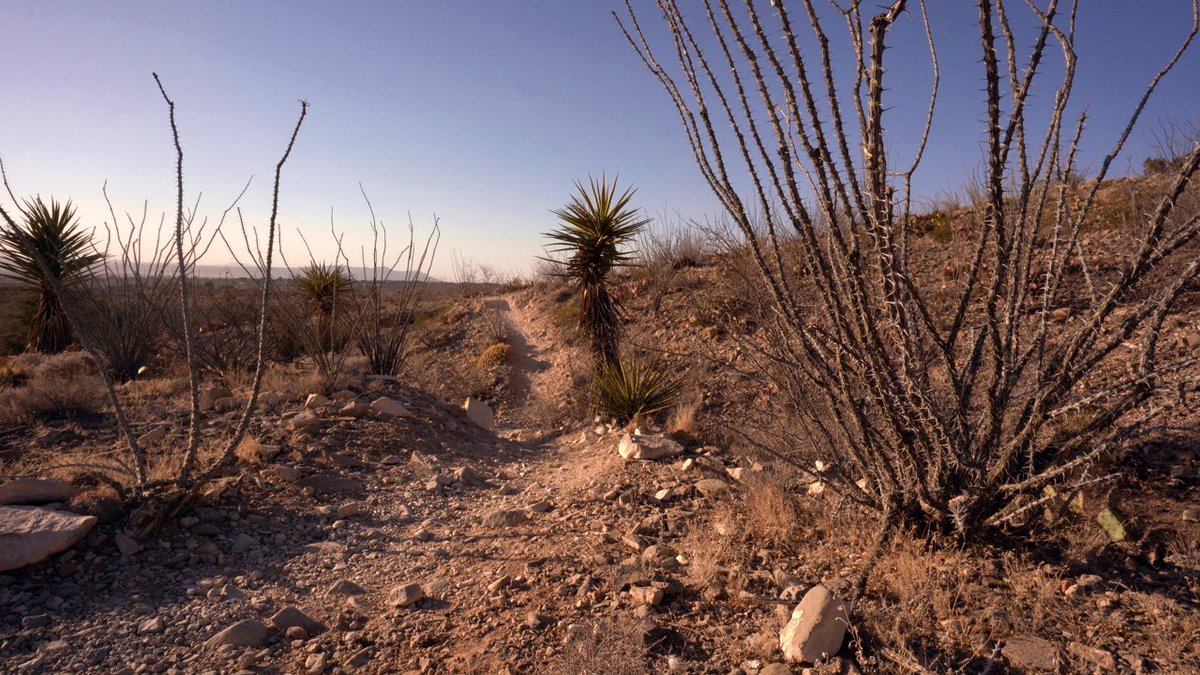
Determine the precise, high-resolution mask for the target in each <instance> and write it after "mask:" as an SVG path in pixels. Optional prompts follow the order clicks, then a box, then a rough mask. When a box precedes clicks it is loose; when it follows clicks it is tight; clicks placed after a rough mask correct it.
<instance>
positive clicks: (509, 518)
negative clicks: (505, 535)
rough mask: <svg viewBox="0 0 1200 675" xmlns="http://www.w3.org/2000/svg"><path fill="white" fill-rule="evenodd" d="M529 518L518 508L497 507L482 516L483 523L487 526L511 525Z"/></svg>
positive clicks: (518, 523)
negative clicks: (495, 509) (497, 508)
mask: <svg viewBox="0 0 1200 675" xmlns="http://www.w3.org/2000/svg"><path fill="white" fill-rule="evenodd" d="M527 520H529V516H527V515H525V512H524V511H521V510H519V509H499V510H497V511H492V512H491V513H489V514H487V515H486V516H484V517H483V524H484V525H487V526H488V527H513V526H514V525H520V524H521V523H524V522H525V521H527Z"/></svg>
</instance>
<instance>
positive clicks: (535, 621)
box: [525, 612, 554, 629]
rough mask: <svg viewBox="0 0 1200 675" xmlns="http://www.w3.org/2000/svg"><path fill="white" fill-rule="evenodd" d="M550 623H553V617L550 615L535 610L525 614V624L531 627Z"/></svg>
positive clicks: (535, 627)
mask: <svg viewBox="0 0 1200 675" xmlns="http://www.w3.org/2000/svg"><path fill="white" fill-rule="evenodd" d="M552 623H554V617H552V616H547V615H545V614H538V613H537V612H530V613H528V614H526V615H525V625H526V626H528V627H530V628H533V629H537V628H542V627H544V626H549V625H550V624H552Z"/></svg>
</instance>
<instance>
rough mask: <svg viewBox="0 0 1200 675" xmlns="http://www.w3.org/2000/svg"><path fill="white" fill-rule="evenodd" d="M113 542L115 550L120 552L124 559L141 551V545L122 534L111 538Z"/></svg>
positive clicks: (119, 533)
mask: <svg viewBox="0 0 1200 675" xmlns="http://www.w3.org/2000/svg"><path fill="white" fill-rule="evenodd" d="M113 541H114V543H116V545H117V550H118V551H120V552H121V555H123V556H126V557H128V556H131V555H137V552H138V551H140V550H142V545H141V544H139V543H137V541H135V540H134V539H133V537H131V536H129V535H127V534H125V533H124V532H118V533H117V536H116V537H113Z"/></svg>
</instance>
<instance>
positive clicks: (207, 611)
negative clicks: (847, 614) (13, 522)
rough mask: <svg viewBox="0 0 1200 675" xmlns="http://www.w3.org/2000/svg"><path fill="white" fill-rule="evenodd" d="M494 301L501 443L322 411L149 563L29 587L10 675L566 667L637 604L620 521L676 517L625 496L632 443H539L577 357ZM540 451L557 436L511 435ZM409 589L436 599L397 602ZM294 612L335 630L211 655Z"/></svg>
mask: <svg viewBox="0 0 1200 675" xmlns="http://www.w3.org/2000/svg"><path fill="white" fill-rule="evenodd" d="M487 305H488V306H489V307H491V308H494V309H495V310H496V311H497V312H499V313H500V314H501V315H502V317H503V318H504V320H505V321H507V322H508V324H509V326H510V328H511V331H510V335H509V340H510V344H511V345H512V347H513V353H512V361H511V365H512V367H513V371H514V372H513V382H514V383H515V386H514V388H513V391H512V392H511V394H510V395H511V401H510V404H511V406H512V407H511V412H510V413H509V414H507V415H505V416H504V417H503V418H502V426H501V428H500V430H499V433H498V434H491V433H488V432H485V431H483V430H482V429H479V428H476V427H474V425H472V424H471V423H470V422H469V421H468V420H467V419H466V417H465V416H464V415H463V414H462V412H461V411H459V410H455V409H453V408H450V407H447V406H446V405H445V404H443V403H441V402H440V401H438V400H436V399H435V398H434V397H432V396H429V395H428V394H425V393H423V392H420V391H418V390H415V389H411V388H408V387H403V386H400V385H387V389H386V390H385V391H382V392H379V393H377V394H374V396H378V395H380V394H383V395H387V396H389V397H392V398H394V399H396V400H398V401H399V402H400V403H402V404H403V405H404V406H405V407H407V408H408V409H409V410H410V411H411V412H412V413H413V416H412V417H410V418H398V419H388V420H383V419H374V418H370V417H367V418H362V419H349V418H339V417H337V416H335V415H334V414H333V413H332V409H331V410H330V411H319V412H320V413H321V415H322V416H323V417H324V418H325V420H326V421H325V423H324V424H323V428H322V429H321V431H320V432H319V433H318V434H317V435H316V436H315V437H311V438H307V439H306V440H303V441H302V442H295V444H294V445H291V446H290V447H292V448H294V449H293V450H290V451H287V452H283V453H280V454H279V455H278V456H276V457H275V458H274V459H272V460H271V461H269V462H268V463H267V464H266V465H265V466H263V467H262V468H261V470H256V471H254V472H250V473H248V474H247V475H246V476H245V477H243V478H242V479H241V480H240V484H239V487H237V488H236V489H233V490H230V491H228V493H227V494H225V495H224V496H222V497H220V498H217V499H214V500H212V501H210V502H209V503H208V505H205V506H202V507H199V508H197V509H196V511H195V515H194V516H191V517H190V518H189V519H187V521H186V522H185V523H184V524H183V525H182V526H181V527H179V528H177V529H174V530H170V531H167V532H164V533H163V534H162V535H161V537H160V538H159V540H158V541H155V542H144V543H143V545H142V547H141V549H142V550H140V551H138V552H135V553H133V554H122V553H121V552H119V551H117V550H116V549H115V548H114V547H113V545H112V544H111V543H107V542H101V543H98V544H96V545H95V546H93V547H92V548H89V549H88V550H87V552H86V553H85V554H84V556H83V558H82V559H83V560H85V561H86V563H85V565H83V566H79V565H74V563H72V562H70V561H69V560H68V561H67V562H61V563H59V565H58V569H55V568H53V567H47V568H46V569H45V570H44V571H41V572H38V573H34V574H30V575H26V576H23V577H21V578H20V579H19V580H17V579H13V578H8V579H7V581H6V584H7V586H3V585H0V600H4V601H5V603H7V605H10V606H12V607H13V608H14V611H13V612H11V613H7V614H9V615H8V616H4V617H0V635H6V637H3V638H0V671H4V672H83V671H96V672H99V671H103V672H119V671H120V672H136V673H142V672H164V671H165V672H171V671H172V670H173V671H174V672H201V671H212V672H234V671H235V670H239V669H240V670H243V671H248V670H256V671H259V672H268V673H270V672H274V673H281V672H310V673H320V672H350V671H353V672H366V673H374V672H380V673H383V672H388V673H391V672H422V673H426V672H437V673H442V672H459V673H464V672H470V673H498V672H547V671H550V672H554V671H556V670H561V669H560V668H558V667H556V666H555V665H554V664H555V659H556V658H557V657H556V654H557V653H558V652H560V651H561V649H562V645H563V641H564V636H565V631H566V628H567V626H569V625H572V624H576V623H580V622H583V623H586V622H588V621H591V620H592V617H594V616H595V615H596V612H597V611H599V610H601V608H603V613H605V614H606V613H609V612H612V611H615V610H616V609H617V608H618V606H621V605H620V603H622V602H623V601H622V600H621V599H620V598H619V597H618V595H616V594H614V593H612V592H611V591H609V590H606V588H605V586H603V585H602V583H601V580H600V579H598V578H597V576H596V574H597V570H598V569H603V568H606V567H607V566H608V565H611V564H613V563H614V562H615V561H618V560H620V559H622V558H623V557H627V556H628V555H629V554H630V551H628V550H627V544H626V543H623V542H622V539H621V535H620V534H618V533H617V532H616V530H613V529H612V527H611V526H610V525H607V524H606V523H624V522H628V520H629V518H631V517H635V514H636V511H640V510H642V509H644V508H650V509H651V510H654V508H655V507H642V506H638V507H634V506H633V504H632V503H631V502H629V501H627V500H622V501H618V500H616V499H615V498H613V497H612V495H615V494H616V492H615V491H620V492H622V493H624V492H625V491H628V490H630V489H631V487H630V485H629V484H628V483H627V482H626V481H628V480H629V478H630V476H628V475H625V473H624V472H623V471H622V470H621V468H620V467H621V460H620V457H619V456H618V455H617V453H616V452H615V451H611V450H610V451H607V452H606V451H604V450H605V449H614V448H615V445H616V439H615V437H613V435H611V434H609V435H607V437H605V438H603V439H601V438H598V437H597V436H596V435H595V434H594V433H592V432H590V431H589V432H583V433H582V434H581V433H580V432H578V431H576V432H574V434H573V435H572V438H571V439H569V440H568V439H562V438H558V437H557V436H556V435H555V434H557V433H558V432H556V431H555V430H547V429H544V428H538V427H533V426H528V425H536V424H537V420H538V419H539V416H538V414H537V411H538V409H539V408H541V407H543V406H546V405H554V403H555V401H556V397H559V398H560V397H561V395H562V393H563V392H564V391H565V387H567V386H569V385H570V372H571V367H572V359H573V358H576V356H574V355H573V350H571V349H570V348H569V347H567V348H565V349H564V348H562V347H561V346H559V345H556V344H554V339H553V335H554V331H553V330H550V329H549V328H550V327H549V326H547V325H545V324H544V323H542V321H541V320H539V319H538V318H537V317H536V316H534V313H533V312H532V311H531V310H529V309H527V308H525V307H521V306H519V301H517V299H516V298H515V297H514V296H507V297H498V298H493V299H490V300H488V301H487ZM514 305H517V306H515V307H514ZM284 413H285V414H290V413H288V412H287V411H284ZM522 434H533V436H534V437H536V438H537V439H539V440H538V442H537V444H536V445H534V444H529V443H521V442H514V441H513V440H507V439H510V438H512V439H516V438H520V437H521V436H522ZM602 495H608V496H609V497H608V498H602ZM631 509H636V510H635V512H632V513H631V512H630V510H631ZM643 515H644V514H643ZM637 517H640V516H637ZM660 517H661V516H660ZM635 522H636V520H635ZM67 566H71V567H70V569H68V567H67ZM64 576H68V578H70V581H69V582H65V581H63V577H64ZM406 584H419V585H420V587H421V588H422V590H423V593H424V596H425V597H424V598H423V599H421V600H420V601H418V602H416V603H415V604H412V605H400V606H397V603H396V602H395V600H396V589H398V588H400V587H402V586H404V585H406ZM356 589H358V590H356ZM131 607H132V608H133V609H132V610H131ZM287 607H295V608H297V609H299V610H300V611H302V612H303V613H304V614H306V615H308V616H309V617H311V618H313V619H315V620H316V621H317V622H319V623H320V628H319V629H314V630H313V631H311V632H310V633H309V634H308V635H306V636H305V637H303V638H299V639H296V638H286V637H285V636H284V635H283V634H282V632H281V631H276V632H270V633H266V634H265V635H266V637H263V638H262V639H259V638H253V639H251V643H252V644H250V643H247V646H218V645H208V646H204V647H197V645H201V644H202V643H203V642H204V641H206V640H209V639H210V638H211V637H212V636H214V635H216V634H217V633H218V632H220V631H223V630H225V629H227V628H229V627H231V626H233V625H234V624H236V623H238V622H240V621H257V622H262V623H264V624H267V625H268V626H269V625H270V621H269V617H271V616H272V615H273V614H275V613H276V612H277V611H279V610H280V609H283V608H287ZM42 614H45V615H46V617H47V618H46V619H44V620H42V619H38V621H25V622H23V623H19V621H20V619H19V617H28V616H35V617H40V616H41V615H42ZM150 618H153V619H155V622H153V623H146V621H147V620H148V619H150ZM51 643H53V644H54V647H53V649H51V648H48V647H47V645H49V644H51ZM10 666H11V667H10ZM126 669H128V670H126Z"/></svg>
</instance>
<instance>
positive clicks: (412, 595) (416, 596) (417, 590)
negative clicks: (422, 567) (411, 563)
mask: <svg viewBox="0 0 1200 675" xmlns="http://www.w3.org/2000/svg"><path fill="white" fill-rule="evenodd" d="M424 597H425V589H423V588H421V585H420V584H405V585H403V586H398V587H396V589H395V590H394V591H392V606H393V607H411V606H412V605H415V604H417V603H418V602H420V601H421V599H422V598H424Z"/></svg>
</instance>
